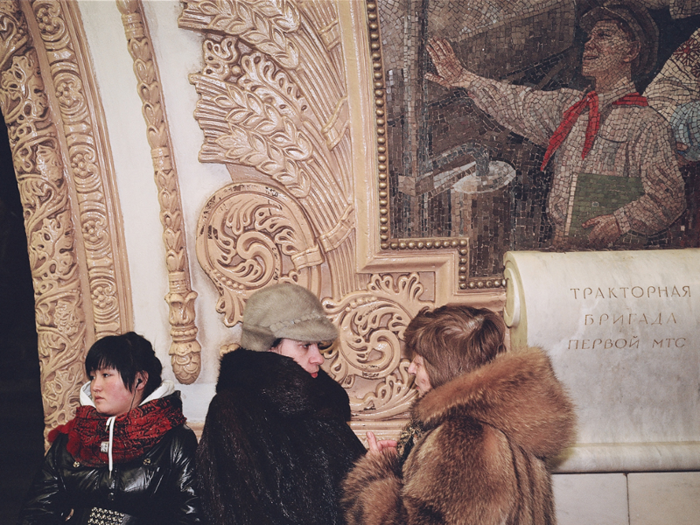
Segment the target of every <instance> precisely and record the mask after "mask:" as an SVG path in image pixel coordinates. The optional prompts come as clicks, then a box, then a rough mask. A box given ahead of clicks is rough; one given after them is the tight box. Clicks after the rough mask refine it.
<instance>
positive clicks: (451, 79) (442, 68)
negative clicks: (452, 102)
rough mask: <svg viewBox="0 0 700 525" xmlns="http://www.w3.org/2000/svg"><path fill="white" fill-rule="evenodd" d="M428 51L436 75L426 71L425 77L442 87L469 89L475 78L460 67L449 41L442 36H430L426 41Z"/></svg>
mask: <svg viewBox="0 0 700 525" xmlns="http://www.w3.org/2000/svg"><path fill="white" fill-rule="evenodd" d="M428 53H429V54H430V58H432V60H433V64H435V69H437V73H438V74H437V75H433V74H432V73H426V75H425V78H427V79H428V80H431V81H433V82H437V83H438V84H440V85H441V86H443V87H446V88H450V87H462V88H465V89H469V86H471V84H472V82H474V80H475V79H476V78H477V76H476V75H475V74H474V73H471V72H469V71H467V70H466V69H464V68H463V67H462V64H460V63H459V60H458V59H457V56H456V55H455V52H454V51H453V50H452V46H451V45H450V43H449V42H448V41H447V40H445V39H444V38H431V39H430V40H429V41H428Z"/></svg>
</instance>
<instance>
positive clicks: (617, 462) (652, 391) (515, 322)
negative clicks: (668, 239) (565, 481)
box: [505, 249, 700, 471]
mask: <svg viewBox="0 0 700 525" xmlns="http://www.w3.org/2000/svg"><path fill="white" fill-rule="evenodd" d="M505 260H506V272H505V273H506V278H507V279H508V292H507V293H508V299H507V307H506V321H507V322H508V323H509V326H510V327H511V337H512V341H513V343H514V344H524V343H526V344H529V345H532V346H541V347H543V348H544V349H545V350H547V351H548V353H549V354H550V356H551V357H552V361H553V364H554V367H555V369H556V372H557V375H558V376H559V378H560V379H561V380H562V381H563V382H564V383H565V384H566V385H567V387H568V388H569V390H570V391H571V394H572V396H573V398H574V401H575V403H576V407H577V414H578V417H579V429H578V446H577V447H574V448H573V449H572V450H571V451H570V457H569V458H568V459H567V461H565V462H564V463H563V464H562V466H561V468H562V470H564V471H589V470H597V471H601V470H603V471H616V470H620V471H625V470H671V469H674V468H686V469H687V468H700V448H699V447H700V443H698V442H700V418H698V409H699V407H700V402H699V401H700V399H699V398H700V352H699V351H698V343H697V342H696V339H697V335H698V327H699V319H700V250H697V249H686V250H655V251H635V252H629V251H628V252H578V253H542V252H509V253H508V254H506V259H505Z"/></svg>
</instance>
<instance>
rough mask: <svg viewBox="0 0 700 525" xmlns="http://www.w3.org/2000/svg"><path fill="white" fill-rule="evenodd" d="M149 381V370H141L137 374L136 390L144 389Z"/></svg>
mask: <svg viewBox="0 0 700 525" xmlns="http://www.w3.org/2000/svg"><path fill="white" fill-rule="evenodd" d="M146 383H148V372H139V373H138V374H136V390H143V389H144V388H146Z"/></svg>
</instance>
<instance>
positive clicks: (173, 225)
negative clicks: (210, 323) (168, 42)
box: [117, 0, 202, 385]
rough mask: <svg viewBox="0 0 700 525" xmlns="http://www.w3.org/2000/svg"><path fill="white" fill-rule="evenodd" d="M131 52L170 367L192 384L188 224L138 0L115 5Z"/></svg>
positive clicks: (197, 365)
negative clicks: (154, 208) (152, 192)
mask: <svg viewBox="0 0 700 525" xmlns="http://www.w3.org/2000/svg"><path fill="white" fill-rule="evenodd" d="M117 7H118V8H119V11H120V12H121V13H122V23H123V24H124V32H125V33H126V38H127V42H128V44H127V45H128V49H129V53H130V54H131V57H132V58H133V60H134V74H135V75H136V79H137V81H138V86H137V92H138V94H139V96H140V97H141V102H142V104H143V117H144V119H145V121H146V126H147V128H148V129H147V138H148V143H149V145H150V146H151V157H152V159H153V170H154V178H155V182H156V186H157V187H158V202H159V203H160V221H161V224H162V226H163V242H164V243H165V264H166V266H167V268H168V284H169V293H168V294H167V295H166V297H165V301H166V302H167V303H168V306H169V309H170V315H169V320H170V335H171V337H172V343H171V345H170V351H169V353H170V356H171V364H172V367H173V372H174V373H175V377H177V379H178V380H179V381H180V382H181V383H184V384H187V385H189V384H191V383H194V381H195V380H196V379H197V376H199V372H200V370H201V363H202V359H201V351H202V347H201V345H200V344H199V342H198V341H197V326H196V324H195V308H194V303H195V299H196V298H197V293H196V292H194V291H192V286H191V280H190V270H189V263H188V258H187V245H186V240H185V239H186V236H185V224H184V220H183V217H182V200H181V197H180V186H179V184H178V176H177V169H176V166H175V160H174V158H173V156H172V154H171V152H172V141H171V138H170V133H169V127H168V123H167V118H166V114H165V107H164V104H163V95H162V89H161V82H160V78H159V75H158V67H157V64H156V61H155V56H154V53H153V46H152V44H151V39H150V36H149V32H148V26H147V24H146V20H145V18H144V16H143V5H142V3H141V1H140V0H117Z"/></svg>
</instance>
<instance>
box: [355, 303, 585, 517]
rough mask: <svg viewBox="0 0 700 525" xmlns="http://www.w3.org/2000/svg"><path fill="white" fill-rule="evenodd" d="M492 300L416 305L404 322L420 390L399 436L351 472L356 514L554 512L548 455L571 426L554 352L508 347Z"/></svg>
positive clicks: (568, 437) (569, 436)
mask: <svg viewBox="0 0 700 525" xmlns="http://www.w3.org/2000/svg"><path fill="white" fill-rule="evenodd" d="M505 330H506V329H505V325H504V323H503V321H502V319H501V318H500V317H499V316H498V315H497V314H495V313H493V312H491V311H490V310H486V309H476V308H471V307H468V306H459V305H448V306H443V307H440V308H437V309H436V310H433V311H429V310H427V309H425V310H423V311H421V312H420V313H419V314H418V315H417V316H416V317H415V318H414V319H413V320H412V321H411V323H410V324H409V325H408V327H407V328H406V330H405V332H404V341H405V351H406V353H407V355H408V356H409V357H410V358H412V361H411V365H410V367H409V369H408V370H409V372H410V373H412V374H414V375H415V381H414V385H415V386H416V388H417V389H418V390H419V392H420V394H421V395H420V396H419V398H418V400H417V402H416V403H415V404H414V406H413V407H412V420H411V423H410V424H409V425H408V426H407V427H406V429H404V431H403V432H402V435H401V437H400V440H399V443H398V447H397V448H396V449H394V448H393V447H388V446H386V444H385V443H384V444H382V443H377V442H376V439H375V438H374V436H372V435H371V434H370V435H368V440H369V444H370V449H369V452H368V454H367V455H366V456H365V457H364V458H362V459H360V460H359V461H358V462H357V463H356V464H355V467H354V469H353V470H352V472H351V473H350V474H349V476H348V478H347V479H346V481H345V485H344V489H345V495H344V499H343V505H344V508H345V511H346V514H345V515H346V518H347V521H348V524H349V525H356V524H357V525H360V524H362V525H379V524H383V525H390V524H396V525H399V524H408V525H419V524H420V525H429V524H444V525H448V524H449V525H453V524H454V525H456V524H478V525H496V524H498V525H503V524H518V525H528V524H533V525H534V524H552V523H555V516H554V503H553V498H552V486H551V477H550V471H549V468H548V465H547V460H548V459H551V458H553V457H555V456H556V455H557V454H559V453H560V452H561V451H562V450H563V449H564V448H565V447H566V446H567V445H568V444H569V443H571V442H572V440H573V437H574V419H575V418H574V412H573V406H572V404H571V401H570V400H569V398H568V396H567V394H566V393H565V391H564V389H563V387H562V385H561V384H560V383H559V381H558V380H557V378H556V377H555V375H554V372H553V370H552V366H551V363H550V361H549V358H548V357H547V355H546V354H545V353H544V352H543V351H541V350H539V349H536V348H527V349H521V350H514V351H507V350H506V347H505V344H504V341H505Z"/></svg>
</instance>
